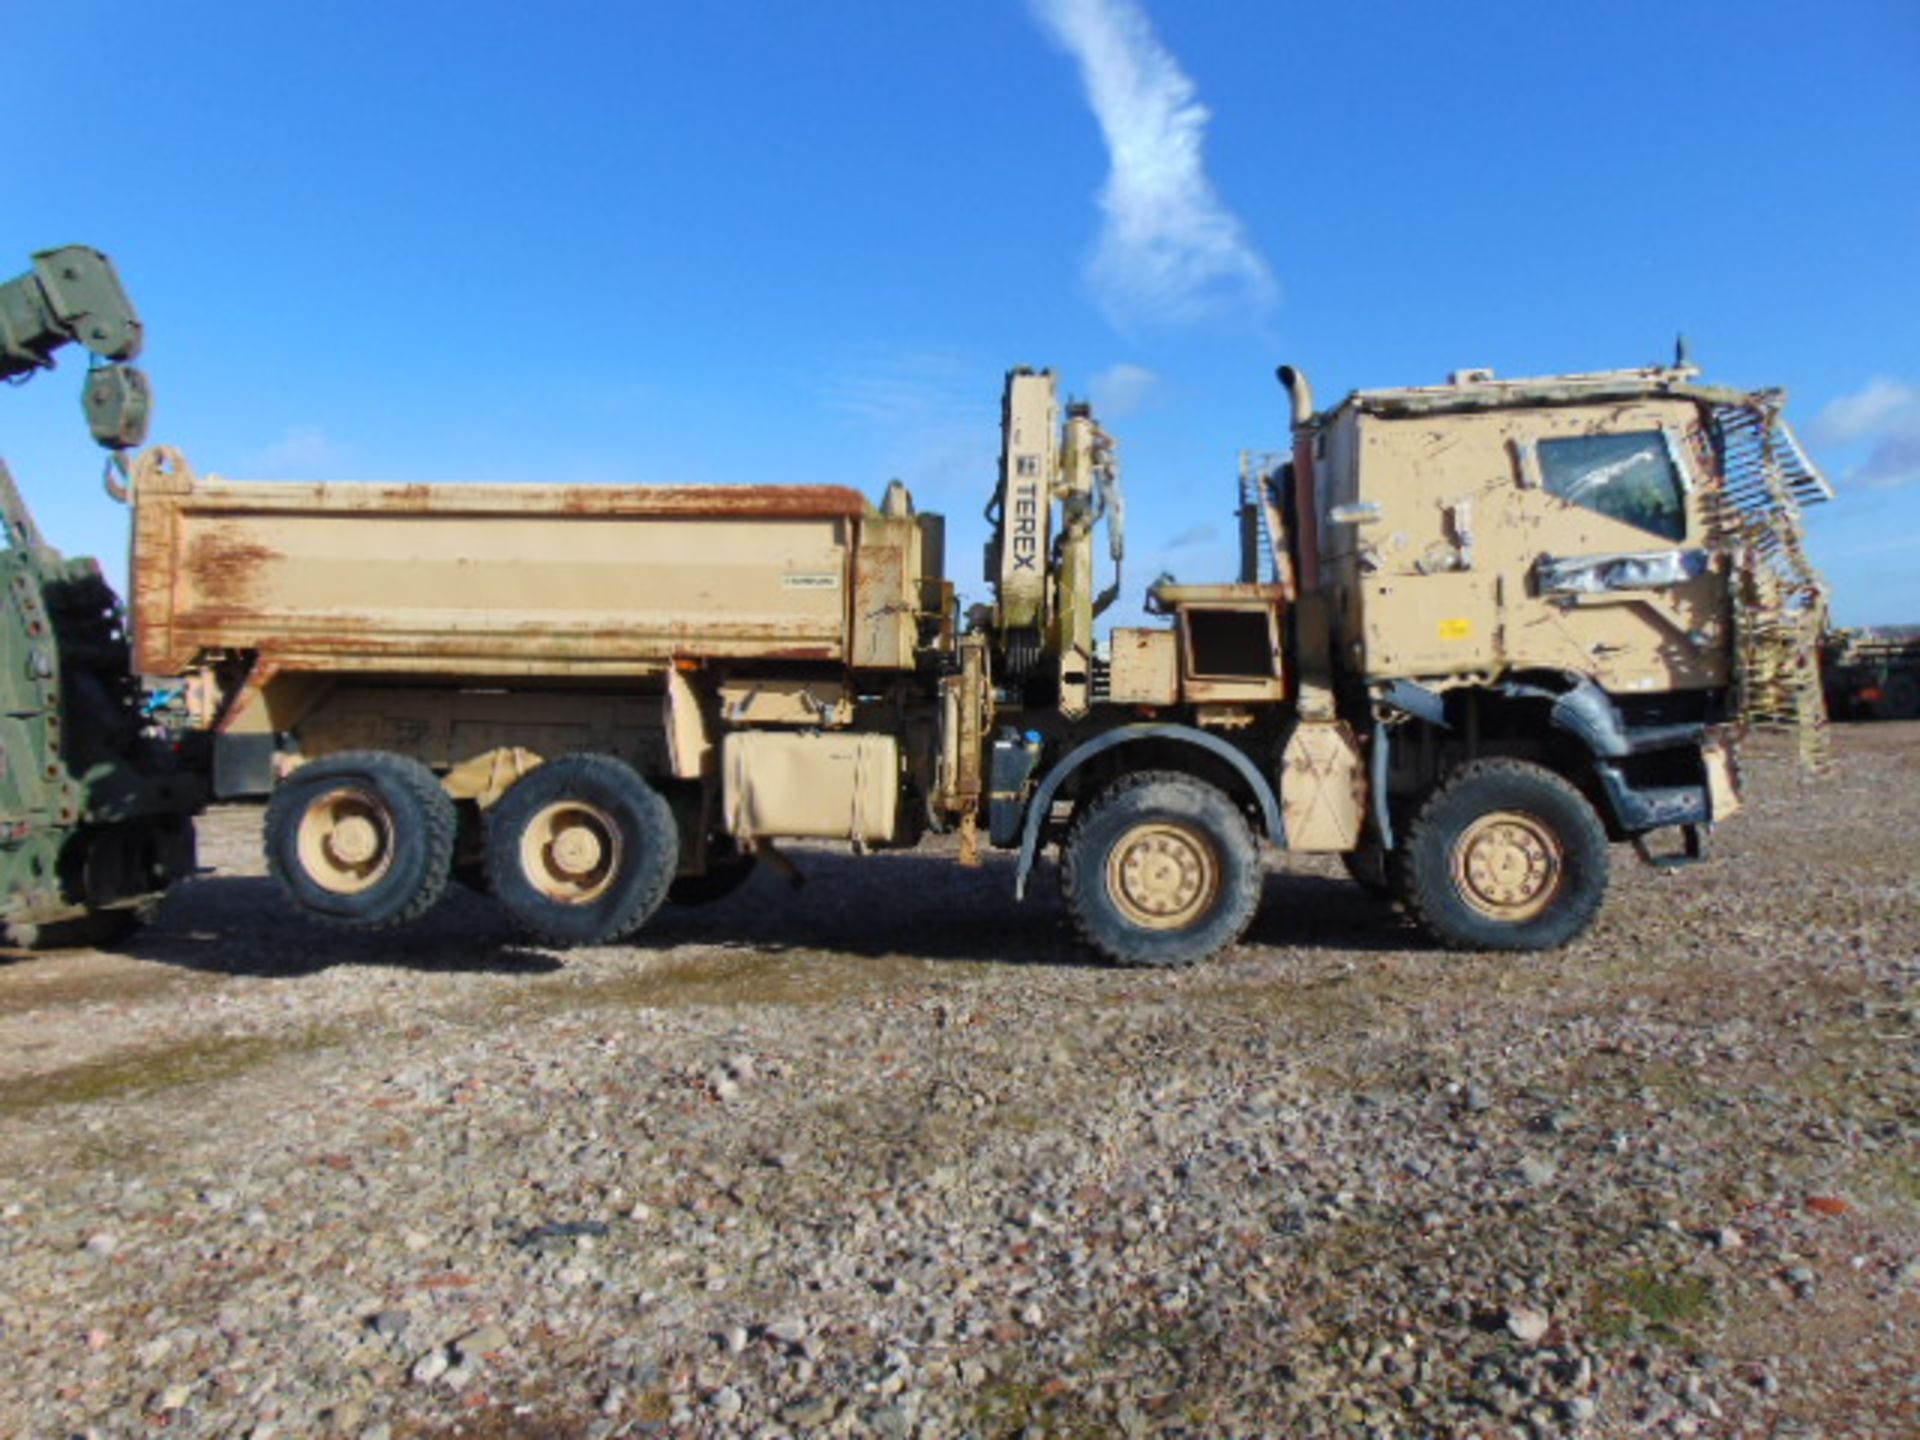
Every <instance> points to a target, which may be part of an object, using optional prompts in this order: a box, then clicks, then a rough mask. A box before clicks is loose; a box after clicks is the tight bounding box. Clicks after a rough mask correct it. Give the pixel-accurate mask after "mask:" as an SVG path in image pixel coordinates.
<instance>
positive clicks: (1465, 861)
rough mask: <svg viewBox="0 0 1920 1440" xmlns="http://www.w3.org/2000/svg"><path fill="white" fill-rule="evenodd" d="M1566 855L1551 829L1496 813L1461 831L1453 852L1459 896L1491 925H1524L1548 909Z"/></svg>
mask: <svg viewBox="0 0 1920 1440" xmlns="http://www.w3.org/2000/svg"><path fill="white" fill-rule="evenodd" d="M1565 865H1566V851H1565V849H1564V847H1563V846H1562V845H1561V843H1560V839H1559V837H1558V836H1557V835H1555V834H1554V832H1553V831H1552V829H1551V828H1549V827H1548V826H1546V825H1544V824H1543V823H1541V822H1540V821H1539V820H1536V819H1535V818H1534V817H1533V816H1531V815H1523V814H1520V813H1519V812H1517V811H1511V810H1501V811H1496V812H1494V813H1492V814H1489V815H1483V816H1481V817H1480V819H1478V820H1476V821H1474V823H1473V824H1472V825H1470V826H1468V827H1467V829H1466V830H1465V831H1464V832H1463V833H1462V834H1461V836H1460V838H1459V840H1458V841H1456V842H1455V844H1454V847H1453V874H1454V881H1455V883H1456V885H1457V887H1458V889H1459V892H1460V895H1461V896H1462V898H1464V899H1465V900H1466V901H1467V903H1468V904H1469V905H1471V906H1473V907H1474V908H1475V909H1476V910H1478V911H1480V912H1481V913H1482V914H1483V915H1487V916H1490V917H1492V918H1494V919H1496V920H1509V921H1512V920H1530V919H1532V918H1533V917H1534V916H1536V915H1538V914H1540V913H1541V912H1542V911H1543V910H1545V909H1546V908H1547V906H1548V905H1549V904H1551V903H1552V901H1553V897H1554V895H1555V894H1556V893H1557V892H1558V891H1559V888H1560V882H1561V878H1562V876H1563V874H1564V872H1565Z"/></svg>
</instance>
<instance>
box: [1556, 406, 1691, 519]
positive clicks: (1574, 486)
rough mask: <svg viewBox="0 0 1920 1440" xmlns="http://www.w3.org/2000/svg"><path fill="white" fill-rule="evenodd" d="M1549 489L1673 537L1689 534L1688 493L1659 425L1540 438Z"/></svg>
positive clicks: (1616, 517) (1615, 517) (1575, 501)
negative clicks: (1609, 433)
mask: <svg viewBox="0 0 1920 1440" xmlns="http://www.w3.org/2000/svg"><path fill="white" fill-rule="evenodd" d="M1538 454H1539V457H1540V477H1541V481H1542V483H1543V484H1544V485H1545V487H1546V490H1547V493H1548V494H1550V495H1558V496H1559V497H1560V498H1561V499H1562V500H1567V501H1571V502H1572V503H1573V504H1575V505H1582V506H1585V507H1586V508H1587V509H1589V510H1597V511H1599V512H1600V513H1601V514H1602V515H1607V516H1610V517H1612V518H1613V519H1615V520H1621V521H1625V522H1626V523H1627V524H1629V525H1634V526H1638V527H1639V528H1640V529H1642V530H1650V531H1652V532H1653V533H1654V534H1655V535H1663V536H1665V537H1666V538H1667V539H1669V540H1683V539H1685V538H1686V534H1687V505H1686V497H1685V495H1684V494H1683V493H1682V491H1681V489H1680V476H1679V474H1678V472H1676V471H1675V469H1674V466H1673V455H1672V452H1671V451H1670V450H1669V449H1668V448H1667V437H1666V436H1665V435H1664V434H1662V433H1661V432H1660V431H1658V430H1635V431H1629V432H1627V433H1625V434H1620V435H1576V436H1571V437H1567V438H1564V439H1559V440H1542V441H1540V442H1539V448H1538Z"/></svg>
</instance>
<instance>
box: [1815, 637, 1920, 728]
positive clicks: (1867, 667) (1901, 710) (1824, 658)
mask: <svg viewBox="0 0 1920 1440" xmlns="http://www.w3.org/2000/svg"><path fill="white" fill-rule="evenodd" d="M1821 663H1822V665H1823V667H1824V670H1825V675H1826V687H1827V704H1828V705H1829V706H1830V707H1832V709H1833V711H1834V713H1835V714H1839V715H1854V716H1858V715H1871V716H1873V717H1874V718H1875V719H1879V720H1915V719H1920V625H1873V626H1867V627H1865V628H1863V629H1859V630H1835V631H1834V632H1832V633H1831V634H1830V635H1828V636H1827V639H1826V644H1825V646H1824V647H1823V649H1822V651H1821Z"/></svg>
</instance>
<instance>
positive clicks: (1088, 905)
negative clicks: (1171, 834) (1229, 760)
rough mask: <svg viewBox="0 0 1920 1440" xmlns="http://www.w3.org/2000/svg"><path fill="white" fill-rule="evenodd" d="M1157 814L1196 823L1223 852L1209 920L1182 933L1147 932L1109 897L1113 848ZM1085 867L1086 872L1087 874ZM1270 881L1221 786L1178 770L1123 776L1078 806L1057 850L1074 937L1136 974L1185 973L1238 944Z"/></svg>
mask: <svg viewBox="0 0 1920 1440" xmlns="http://www.w3.org/2000/svg"><path fill="white" fill-rule="evenodd" d="M1155 814H1162V815H1166V816H1168V817H1169V818H1171V819H1176V820H1182V821H1185V822H1187V823H1190V824H1194V823H1197V824H1198V825H1199V826H1200V827H1201V828H1202V829H1204V830H1205V831H1206V833H1207V834H1208V835H1209V836H1210V837H1211V838H1212V839H1213V840H1214V842H1215V847H1216V850H1217V852H1218V856H1217V858H1218V862H1219V865H1220V870H1221V875H1220V891H1219V895H1218V896H1217V898H1216V900H1215V903H1214V906H1213V909H1212V911H1211V912H1210V913H1209V914H1208V915H1207V917H1206V919H1205V920H1203V921H1202V922H1201V923H1200V924H1198V925H1194V926H1189V927H1188V928H1186V929H1185V930H1174V931H1169V930H1143V929H1141V928H1140V927H1138V926H1136V925H1133V924H1131V923H1129V922H1128V921H1127V920H1126V918H1125V917H1124V916H1122V915H1121V914H1120V913H1119V912H1118V911H1117V910H1115V909H1114V907H1113V905H1112V904H1111V902H1110V901H1109V900H1108V899H1107V894H1106V882H1105V871H1106V856H1107V846H1108V844H1110V843H1111V841H1113V840H1117V839H1118V838H1119V837H1120V836H1121V835H1122V834H1124V833H1125V832H1126V831H1127V830H1128V829H1130V828H1131V827H1132V826H1134V825H1136V824H1138V823H1139V822H1140V821H1142V820H1145V819H1149V818H1151V817H1152V816H1154V815H1155ZM1103 841H1104V843H1103ZM1083 866H1088V867H1089V870H1088V873H1087V874H1085V875H1083V874H1082V867H1083ZM1265 879H1266V867H1265V865H1264V863H1263V862H1262V859H1261V855H1260V845H1259V842H1258V841H1257V840H1256V839H1255V838H1254V834H1253V831H1252V829H1251V828H1250V827H1249V826H1248V824H1247V820H1246V817H1245V816H1244V815H1242V814H1241V813H1240V808H1239V807H1238V806H1237V805H1235V804H1234V803H1233V801H1232V800H1231V799H1229V798H1228V797H1227V795H1226V794H1225V793H1223V792H1222V791H1220V790H1219V789H1217V788H1216V787H1214V786H1212V785H1209V784H1207V783H1206V782H1205V781H1204V780H1196V779H1195V778H1194V777H1193V776H1191V775H1185V774H1182V773H1181V772H1179V771H1177V770H1142V771H1139V772H1138V773H1136V774H1132V775H1126V776H1122V777H1121V778H1120V779H1119V780H1116V781H1115V782H1114V783H1113V784H1112V785H1110V786H1108V787H1107V789H1105V790H1104V791H1102V792H1101V793H1100V794H1099V795H1098V796H1097V797H1096V798H1095V799H1094V800H1093V801H1092V802H1091V803H1090V804H1087V805H1084V806H1082V807H1080V809H1079V811H1078V812H1077V813H1076V814H1075V816H1074V819H1073V824H1072V827H1071V828H1070V829H1069V830H1068V832H1067V835H1066V839H1065V840H1064V841H1063V842H1062V844H1061V847H1060V888H1061V892H1062V894H1063V895H1064V897H1065V899H1066V905H1067V915H1068V916H1069V918H1070V919H1071V920H1072V922H1073V928H1074V933H1075V934H1076V935H1077V936H1078V937H1079V939H1080V942H1081V943H1082V944H1083V945H1085V946H1086V947H1087V948H1088V949H1090V950H1092V951H1094V952H1095V953H1096V954H1098V955H1100V956H1101V957H1103V958H1104V959H1106V960H1109V961H1111V962H1113V963H1114V964H1116V965H1125V966H1131V967H1135V968H1154V969H1179V968H1184V967H1186V966H1190V965H1194V964H1197V963H1198V962H1199V961H1201V960H1206V959H1210V958H1212V957H1213V956H1215V955H1217V954H1219V953H1220V952H1221V951H1222V950H1225V949H1226V948H1227V947H1228V946H1230V945H1232V944H1234V943H1235V942H1236V941H1238V940H1239V939H1240V937H1241V936H1242V935H1244V934H1245V933H1246V930H1247V926H1248V925H1250V924H1251V923H1252V922H1253V915H1254V911H1256V910H1257V909H1259V907H1260V889H1261V885H1262V884H1263V883H1264V881H1265Z"/></svg>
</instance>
